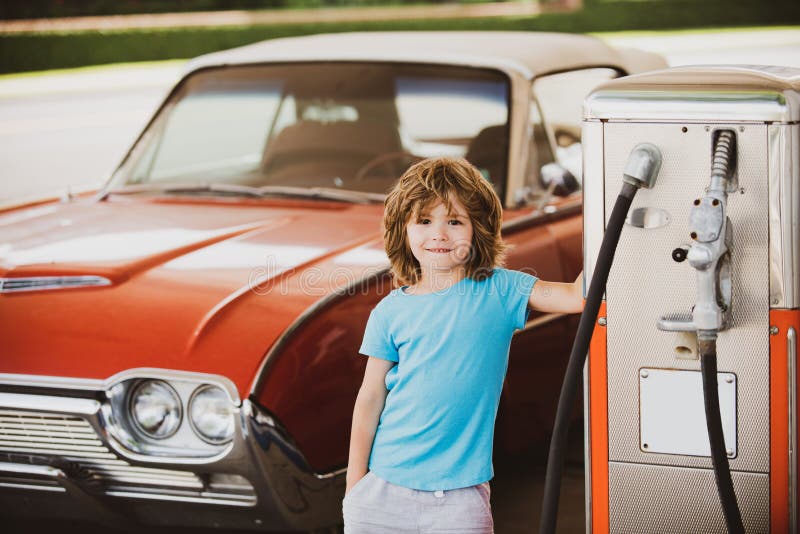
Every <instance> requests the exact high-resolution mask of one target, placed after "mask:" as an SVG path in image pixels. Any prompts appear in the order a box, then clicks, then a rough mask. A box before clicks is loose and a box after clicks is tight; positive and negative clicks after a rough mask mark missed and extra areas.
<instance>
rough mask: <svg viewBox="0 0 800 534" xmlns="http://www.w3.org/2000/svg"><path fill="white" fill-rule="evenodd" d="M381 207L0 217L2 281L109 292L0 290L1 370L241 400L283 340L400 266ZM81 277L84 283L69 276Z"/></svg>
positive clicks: (246, 206) (102, 208)
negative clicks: (227, 388) (199, 376)
mask: <svg viewBox="0 0 800 534" xmlns="http://www.w3.org/2000/svg"><path fill="white" fill-rule="evenodd" d="M382 211H383V207H382V206H380V205H354V204H345V203H340V202H327V201H306V200H297V201H295V200H253V201H245V202H243V201H242V200H241V199H237V201H236V204H235V205H234V204H233V203H232V202H229V201H221V200H217V201H211V200H184V199H180V200H171V199H142V198H133V197H112V200H109V201H104V202H95V201H92V202H78V203H70V204H49V205H43V206H38V207H33V208H29V209H26V210H19V211H16V212H10V213H7V214H5V215H0V277H3V278H5V279H7V280H8V279H12V280H13V281H14V282H22V281H24V279H31V280H34V281H35V280H41V279H42V278H41V277H77V276H92V277H99V278H98V279H100V280H104V281H105V282H103V283H104V284H106V285H88V286H84V287H81V286H80V284H79V286H78V287H68V288H62V289H48V290H24V291H12V292H4V293H0V318H2V320H0V335H2V336H3V339H4V349H6V350H4V351H3V352H4V353H5V354H4V357H3V358H2V359H0V373H20V374H41V375H50V376H67V377H80V378H108V377H110V376H112V375H114V374H116V373H118V372H120V371H123V370H126V369H130V368H136V367H158V368H172V369H182V370H188V371H199V372H207V373H217V374H222V375H224V376H227V377H228V378H230V379H232V380H233V381H234V382H235V383H236V385H237V387H238V389H239V391H240V394H245V393H246V392H247V391H248V388H249V386H250V382H251V381H252V379H253V377H254V375H255V372H256V370H257V368H258V366H259V364H260V362H261V359H262V358H263V357H264V354H265V353H266V351H267V350H268V349H269V347H270V346H271V345H272V343H273V342H274V341H275V339H276V338H277V337H278V336H279V335H280V334H281V333H282V332H283V331H285V329H286V328H287V327H288V326H289V325H291V323H292V322H293V321H294V320H295V319H296V318H297V317H298V316H299V315H300V314H301V313H302V312H303V311H305V310H306V309H308V307H310V306H311V305H313V304H314V303H315V302H316V301H318V300H320V299H321V298H323V297H325V296H326V295H328V294H330V293H331V292H332V291H334V290H335V289H336V288H339V287H342V286H343V285H347V284H348V283H351V282H354V281H355V280H358V279H360V278H361V277H363V276H367V275H369V274H370V273H376V272H380V271H382V270H383V269H385V268H386V267H387V266H388V260H387V258H386V256H385V253H384V251H383V246H382V239H381V231H380V227H381V215H382ZM60 279H61V280H62V281H64V280H71V281H73V282H74V281H76V280H78V279H76V278H60Z"/></svg>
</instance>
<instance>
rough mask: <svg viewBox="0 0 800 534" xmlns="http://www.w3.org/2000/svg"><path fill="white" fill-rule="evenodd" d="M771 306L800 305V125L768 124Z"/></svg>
mask: <svg viewBox="0 0 800 534" xmlns="http://www.w3.org/2000/svg"><path fill="white" fill-rule="evenodd" d="M767 132H768V134H767V157H768V158H769V159H768V167H767V168H768V171H767V172H768V180H769V188H768V191H769V201H768V202H769V215H768V216H769V219H768V220H769V286H770V287H769V292H770V295H769V297H770V301H769V302H770V307H772V308H789V309H792V308H797V307H798V306H800V284H798V283H797V273H798V272H800V225H798V220H800V170H798V165H800V126H797V125H793V126H787V125H769V126H768V127H767Z"/></svg>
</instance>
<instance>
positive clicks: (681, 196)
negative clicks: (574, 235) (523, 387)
mask: <svg viewBox="0 0 800 534" xmlns="http://www.w3.org/2000/svg"><path fill="white" fill-rule="evenodd" d="M583 143H584V239H585V246H584V251H585V258H586V259H585V272H586V273H587V276H589V275H590V273H592V272H593V271H594V267H595V265H596V264H597V263H598V262H602V261H604V260H603V259H602V258H600V257H599V256H600V244H601V241H602V240H603V237H604V233H605V231H606V228H607V224H609V214H610V212H611V207H612V205H613V203H614V199H615V198H616V197H617V193H618V192H619V191H620V189H621V188H622V187H623V183H624V181H628V178H629V176H628V175H629V174H630V170H629V169H630V167H631V165H632V164H631V155H632V153H634V152H635V151H636V150H637V147H641V146H643V144H645V145H644V146H652V147H655V149H654V150H655V151H656V152H657V153H658V154H659V155H660V170H659V171H657V172H658V179H657V183H656V184H655V185H654V186H653V187H652V188H647V187H644V188H642V189H641V190H640V191H639V192H638V194H637V195H636V196H635V198H632V200H631V205H630V209H629V211H628V215H627V218H626V220H625V224H624V228H623V231H622V235H621V239H620V241H619V243H618V245H617V248H616V254H615V256H614V266H613V268H612V269H611V271H610V275H609V278H608V282H607V284H606V286H605V287H606V293H605V302H604V303H602V304H601V305H600V307H599V317H598V319H597V321H596V323H595V325H594V333H593V336H592V341H591V345H590V351H589V352H590V355H589V361H588V364H587V366H586V370H585V380H584V389H585V399H586V414H587V417H586V433H587V455H586V480H587V500H588V503H587V531H590V532H594V533H606V532H615V533H637V534H638V533H648V532H652V533H668V532H675V533H695V532H697V533H701V532H702V533H706V532H727V531H735V530H736V527H735V525H736V519H737V518H736V517H735V514H740V519H739V521H740V522H741V523H739V524H743V525H744V529H745V530H746V531H747V532H755V533H766V532H773V533H783V532H796V531H797V522H798V510H797V508H798V507H797V488H798V485H797V483H798V466H797V413H798V409H800V406H798V399H797V380H798V375H797V368H798V360H797V332H798V330H800V280H799V279H800V70H796V69H789V68H777V67H750V66H747V67H745V66H742V67H734V66H720V67H706V66H703V67H683V68H674V69H668V70H665V71H659V72H654V73H647V74H643V75H638V76H631V77H627V78H623V79H620V80H617V81H614V82H611V83H609V84H606V85H605V86H603V87H601V88H599V89H597V90H596V91H595V92H594V93H592V95H590V97H589V98H588V99H587V101H586V109H585V120H584V125H583ZM701 371H702V372H701ZM704 380H705V381H706V383H705V384H704ZM710 382H715V383H713V384H712V383H710ZM704 388H705V389H706V393H707V394H708V391H709V390H710V389H711V388H716V389H717V391H713V397H714V398H717V397H718V401H717V402H714V403H711V405H709V406H706V407H705V408H708V409H709V410H711V412H709V413H712V412H713V411H714V410H717V409H718V410H719V414H718V416H714V417H712V416H709V417H708V418H707V417H706V413H707V411H706V409H704V394H703V390H704ZM706 398H708V395H707V396H706ZM707 404H708V403H707ZM712 420H716V421H717V422H718V423H719V426H718V428H716V429H713V428H709V426H708V425H707V422H708V421H712ZM711 426H713V425H711ZM709 438H711V441H712V442H714V441H715V440H716V444H715V445H713V444H711V445H710V443H709ZM713 452H716V455H715V454H712V453H713ZM712 459H713V461H712ZM724 464H727V465H724ZM726 473H727V476H728V477H729V480H728V481H727V487H728V488H729V494H727V495H726V490H725V487H726V483H725V482H726V481H725V480H723V479H724V478H725V476H726ZM731 481H732V485H731ZM734 490H735V493H734ZM723 509H724V510H725V513H723Z"/></svg>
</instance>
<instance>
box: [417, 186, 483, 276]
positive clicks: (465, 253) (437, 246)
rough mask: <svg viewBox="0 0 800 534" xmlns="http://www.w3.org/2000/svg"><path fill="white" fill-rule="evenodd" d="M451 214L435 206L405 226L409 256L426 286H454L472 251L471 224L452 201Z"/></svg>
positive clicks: (460, 205)
mask: <svg viewBox="0 0 800 534" xmlns="http://www.w3.org/2000/svg"><path fill="white" fill-rule="evenodd" d="M451 204H452V210H453V211H452V212H448V210H447V207H446V206H445V205H444V204H443V203H441V202H437V203H436V204H432V205H429V206H427V207H426V208H424V209H423V210H422V211H421V213H420V215H419V218H418V219H416V220H413V219H412V220H411V221H409V222H408V224H407V225H406V236H407V238H408V245H409V247H410V248H411V253H412V254H413V255H414V257H415V258H416V259H417V261H418V262H419V264H420V267H421V269H422V280H423V283H424V284H425V285H429V286H430V287H431V288H435V287H436V286H437V285H442V284H446V285H449V283H455V282H457V281H459V280H460V279H461V278H463V277H464V274H465V267H464V264H465V263H466V261H467V259H468V258H469V254H470V251H471V248H472V221H471V220H470V218H469V215H468V214H467V210H466V209H465V208H464V206H463V204H461V202H460V201H459V200H458V199H457V198H455V195H454V196H453V197H452V198H451Z"/></svg>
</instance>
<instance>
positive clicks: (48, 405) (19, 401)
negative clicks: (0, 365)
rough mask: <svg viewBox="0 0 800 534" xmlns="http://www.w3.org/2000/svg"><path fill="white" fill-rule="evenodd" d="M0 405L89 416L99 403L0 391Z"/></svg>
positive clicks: (97, 407) (90, 400)
mask: <svg viewBox="0 0 800 534" xmlns="http://www.w3.org/2000/svg"><path fill="white" fill-rule="evenodd" d="M0 407H2V408H11V409H16V410H25V411H29V412H30V411H34V412H55V413H68V414H80V415H85V416H91V415H94V414H96V413H97V412H98V411H99V410H100V403H99V402H98V401H96V400H92V399H75V398H70V397H46V396H43V395H26V394H23V393H0Z"/></svg>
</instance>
